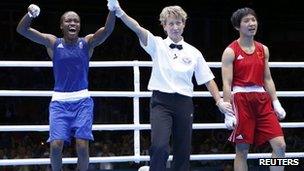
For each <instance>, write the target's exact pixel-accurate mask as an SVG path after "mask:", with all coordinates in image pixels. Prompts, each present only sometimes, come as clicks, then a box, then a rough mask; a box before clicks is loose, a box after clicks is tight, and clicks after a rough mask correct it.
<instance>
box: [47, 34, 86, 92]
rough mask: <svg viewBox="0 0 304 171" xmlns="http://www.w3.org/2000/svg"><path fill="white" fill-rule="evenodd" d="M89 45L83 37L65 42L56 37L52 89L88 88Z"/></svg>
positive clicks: (76, 89) (59, 90) (72, 89)
mask: <svg viewBox="0 0 304 171" xmlns="http://www.w3.org/2000/svg"><path fill="white" fill-rule="evenodd" d="M89 60H90V57H89V47H88V43H87V42H86V41H85V40H84V39H83V38H78V41H77V43H75V44H72V45H70V44H65V43H64V42H63V39H62V38H57V40H56V42H55V45H54V47H53V73H54V78H55V85H54V91H57V92H72V91H79V90H83V89H88V71H89Z"/></svg>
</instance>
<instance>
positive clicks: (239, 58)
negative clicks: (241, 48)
mask: <svg viewBox="0 0 304 171" xmlns="http://www.w3.org/2000/svg"><path fill="white" fill-rule="evenodd" d="M242 59H244V57H243V56H242V55H239V56H238V57H237V58H236V60H242Z"/></svg>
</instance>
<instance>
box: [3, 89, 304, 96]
mask: <svg viewBox="0 0 304 171" xmlns="http://www.w3.org/2000/svg"><path fill="white" fill-rule="evenodd" d="M52 94H53V91H41V90H35V91H34V90H0V96H20V97H21V96H30V97H51V96H52ZM90 94H91V96H92V97H151V94H152V93H151V92H150V91H141V92H134V91H90ZM220 94H222V92H220ZM277 95H278V96H279V97H304V91H277ZM193 97H211V94H210V93H209V92H208V91H196V92H194V93H193Z"/></svg>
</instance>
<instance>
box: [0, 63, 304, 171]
mask: <svg viewBox="0 0 304 171" xmlns="http://www.w3.org/2000/svg"><path fill="white" fill-rule="evenodd" d="M207 63H208V66H209V67H212V68H220V67H221V63H220V62H207ZM139 66H140V67H151V66H152V62H151V61H102V62H97V61H91V62H90V67H133V69H134V91H90V94H91V96H93V97H132V98H133V107H134V112H133V114H134V119H133V122H134V124H94V125H93V130H94V131H102V130H107V131H117V130H121V131H122V130H133V131H134V155H133V156H113V157H90V163H101V162H130V161H135V162H140V161H149V156H142V155H140V134H139V131H141V130H149V129H151V127H150V124H140V123H139V98H141V97H151V92H148V91H140V89H139V87H140V82H139V80H140V79H139V78H140V72H139ZM269 66H270V67H278V68H304V62H269ZM0 67H52V62H51V61H0ZM52 93H53V91H39V90H36V91H33V90H0V96H31V97H50V96H52ZM221 94H222V92H221ZM277 95H278V96H281V97H304V91H277ZM194 97H211V95H210V93H209V92H207V91H196V92H194ZM280 124H281V126H282V127H283V128H303V127H304V122H285V123H280ZM193 129H226V127H225V125H224V124H223V123H194V124H193ZM12 131H49V126H48V125H0V132H12ZM234 157H235V154H195V155H191V160H225V159H228V160H232V159H234ZM269 157H271V154H270V153H251V154H248V158H249V159H256V158H269ZM286 157H287V158H304V152H287V153H286ZM169 160H172V156H170V157H169ZM63 163H64V164H74V163H77V158H63ZM42 164H50V159H49V158H28V159H0V166H6V165H42Z"/></svg>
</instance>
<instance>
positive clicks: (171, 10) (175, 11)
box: [159, 5, 187, 26]
mask: <svg viewBox="0 0 304 171" xmlns="http://www.w3.org/2000/svg"><path fill="white" fill-rule="evenodd" d="M170 16H174V17H176V18H181V19H182V21H183V23H186V20H187V13H186V12H185V11H184V10H183V9H182V8H181V7H180V6H177V5H175V6H168V7H165V8H164V9H163V10H162V12H161V13H160V14H159V21H160V23H161V25H163V26H164V25H166V20H167V18H169V17H170Z"/></svg>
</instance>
